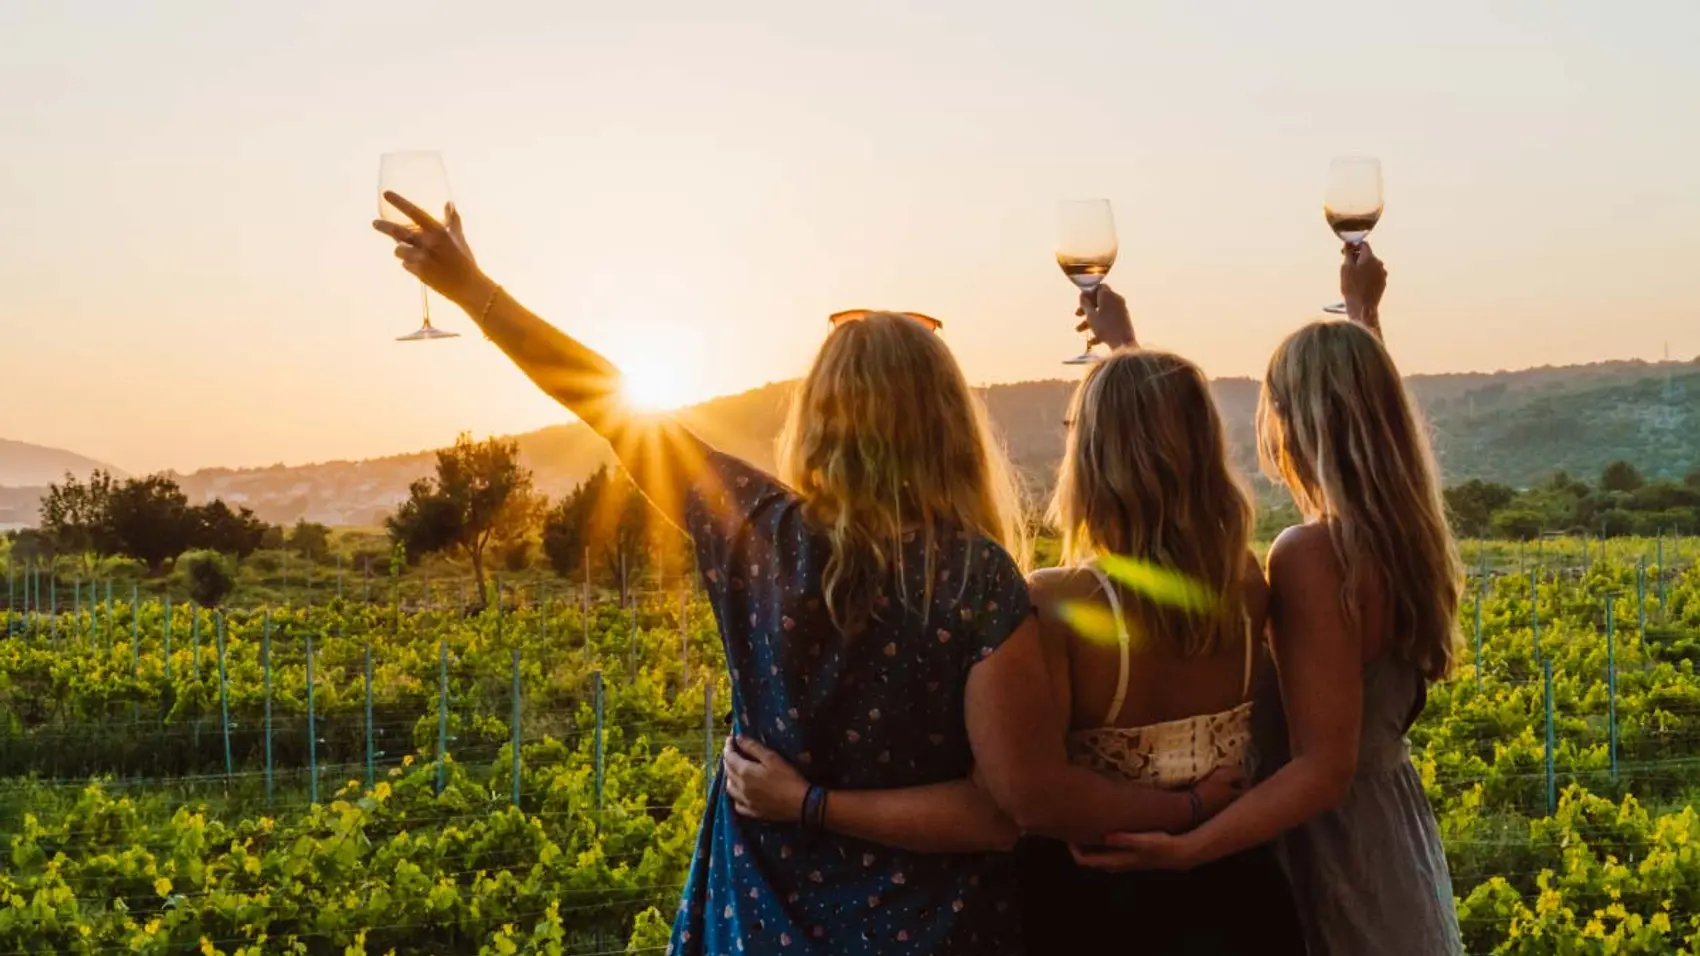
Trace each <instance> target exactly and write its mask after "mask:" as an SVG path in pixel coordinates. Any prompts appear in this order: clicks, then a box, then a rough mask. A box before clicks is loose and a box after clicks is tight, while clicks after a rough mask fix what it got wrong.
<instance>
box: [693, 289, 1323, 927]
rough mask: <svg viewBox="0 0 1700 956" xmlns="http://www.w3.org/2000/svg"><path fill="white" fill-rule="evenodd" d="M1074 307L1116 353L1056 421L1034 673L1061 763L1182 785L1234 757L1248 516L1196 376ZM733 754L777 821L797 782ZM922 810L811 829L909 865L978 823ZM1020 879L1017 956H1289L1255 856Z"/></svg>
mask: <svg viewBox="0 0 1700 956" xmlns="http://www.w3.org/2000/svg"><path fill="white" fill-rule="evenodd" d="M1082 304H1083V308H1084V310H1085V313H1086V315H1087V317H1088V320H1089V321H1090V322H1091V324H1092V325H1093V327H1094V330H1095V332H1097V333H1098V337H1099V338H1102V339H1104V340H1105V341H1107V342H1110V343H1111V344H1113V345H1117V346H1121V347H1120V348H1118V349H1117V350H1116V351H1115V352H1113V353H1112V354H1111V355H1110V357H1109V358H1108V359H1107V360H1105V361H1104V362H1102V363H1100V364H1098V365H1096V366H1094V367H1093V368H1092V369H1091V370H1090V371H1089V372H1087V374H1086V377H1085V380H1084V381H1082V382H1081V384H1080V386H1079V387H1078V388H1077V389H1076V391H1075V394H1074V398H1073V400H1072V402H1071V405H1070V408H1069V417H1068V429H1069V431H1068V439H1067V446H1066V449H1065V451H1064V454H1063V460H1062V465H1061V469H1060V471H1059V474H1058V477H1057V486H1056V492H1055V496H1054V498H1053V500H1052V503H1051V519H1052V523H1053V525H1054V526H1055V527H1056V528H1057V529H1058V530H1059V532H1060V533H1061V535H1062V552H1063V566H1062V567H1058V568H1050V569H1046V570H1042V571H1038V572H1035V573H1034V574H1033V575H1032V576H1031V577H1030V578H1029V580H1028V585H1029V588H1030V589H1031V592H1032V595H1033V600H1034V603H1035V605H1036V606H1037V608H1038V614H1039V639H1040V643H1041V645H1042V646H1043V648H1044V650H1045V658H1046V665H1047V667H1046V671H1045V674H1046V675H1047V676H1048V678H1049V687H1050V689H1051V693H1052V694H1053V695H1054V697H1055V698H1056V699H1057V700H1058V702H1059V709H1060V710H1062V711H1063V712H1065V713H1067V714H1069V722H1068V727H1067V733H1066V741H1067V745H1068V749H1069V752H1070V755H1071V757H1072V759H1073V761H1074V762H1075V763H1076V764H1077V765H1078V766H1082V767H1086V768H1089V769H1091V770H1093V771H1095V772H1097V773H1098V774H1100V775H1102V776H1104V777H1106V778H1109V779H1117V780H1125V781H1130V782H1136V783H1140V784H1144V785H1147V786H1151V787H1156V788H1185V787H1188V786H1191V785H1193V784H1195V783H1196V782H1197V781H1199V780H1201V779H1203V778H1205V777H1206V776H1208V775H1209V774H1211V773H1212V772H1214V771H1216V770H1217V769H1218V768H1238V767H1240V766H1242V765H1243V764H1244V763H1245V762H1246V761H1247V757H1248V753H1247V751H1248V748H1249V744H1250V739H1251V699H1250V694H1251V688H1252V678H1253V671H1254V669H1255V668H1256V667H1257V666H1258V665H1259V662H1260V660H1262V659H1263V657H1264V655H1263V654H1262V653H1261V652H1262V644H1263V642H1262V636H1263V625H1264V618H1265V611H1266V605H1267V588H1266V586H1265V584H1264V581H1263V572H1262V569H1261V568H1260V567H1259V566H1258V563H1257V559H1256V557H1255V556H1254V555H1253V554H1252V552H1251V550H1250V544H1251V534H1252V528H1253V524H1254V522H1253V518H1252V509H1251V503H1250V501H1249V500H1248V498H1247V496H1246V493H1245V491H1244V490H1243V489H1242V487H1241V485H1240V484H1239V482H1238V481H1237V480H1236V479H1235V477H1234V474H1233V470H1232V468H1231V466H1230V464H1229V461H1228V453H1227V447H1226V441H1225V438H1224V432H1223V428H1222V423H1221V420H1220V418H1219V416H1218V414H1217V411H1216V406H1215V402H1214V401H1213V400H1212V398H1211V395H1210V389H1209V383H1208V382H1207V381H1206V380H1205V378H1204V374H1203V373H1202V372H1201V371H1199V369H1198V367H1197V366H1195V365H1193V364H1192V363H1191V362H1188V361H1186V360H1185V359H1183V358H1180V357H1179V356H1176V355H1172V354H1169V353H1166V352H1158V351H1150V350H1140V349H1139V348H1138V347H1137V344H1136V343H1135V342H1134V340H1133V333H1132V325H1131V322H1130V321H1129V320H1128V317H1127V308H1126V304H1125V302H1123V300H1122V299H1121V297H1120V296H1118V295H1116V294H1115V293H1114V292H1113V291H1111V290H1110V289H1108V288H1104V287H1101V288H1100V289H1099V290H1098V293H1097V295H1096V296H1095V297H1083V303H1082ZM1059 729H1060V728H1059ZM748 749H749V750H750V751H751V753H750V754H749V755H748V757H745V756H743V755H740V754H738V753H728V754H727V758H726V760H727V766H728V768H729V784H728V785H729V788H730V789H731V791H732V794H733V796H734V801H735V804H736V806H737V807H738V808H739V810H740V812H743V813H746V814H750V815H754V816H758V817H768V818H782V817H785V816H789V815H794V814H795V812H796V807H797V805H798V804H799V803H800V802H801V801H802V800H803V799H804V795H805V793H806V787H805V785H804V784H803V782H802V780H801V779H800V778H799V777H797V775H796V774H795V772H794V771H792V770H791V769H790V768H789V767H787V766H786V765H785V764H784V762H783V761H781V760H779V759H778V758H776V757H774V756H773V755H771V754H769V753H767V752H766V751H765V750H762V749H760V748H754V747H751V748H748ZM960 798H961V795H960V794H947V793H935V794H934V795H933V798H932V799H933V802H934V803H937V804H944V803H946V802H947V801H949V800H952V799H960ZM925 803H926V801H925V800H924V799H923V795H921V794H918V793H915V792H911V791H872V792H859V793H844V794H834V797H833V804H832V806H831V807H829V809H828V815H827V820H826V825H827V826H829V827H835V828H839V829H841V830H842V831H843V832H846V833H849V834H852V835H855V836H860V837H864V838H866V839H869V840H875V841H880V842H888V843H893V844H895V845H899V846H909V847H910V848H912V849H924V848H925V846H926V843H927V841H936V840H939V839H941V838H942V837H943V836H944V835H945V834H948V833H950V832H952V831H963V832H966V831H970V830H972V829H973V828H974V827H976V826H978V825H979V824H978V823H977V822H976V821H977V819H978V816H979V815H978V814H976V813H975V812H973V810H972V804H968V805H966V806H965V807H964V808H963V809H962V810H961V811H960V812H959V813H958V814H957V815H956V816H955V817H954V818H953V816H952V814H950V813H948V812H945V811H944V810H942V809H940V810H935V811H932V812H918V811H917V809H916V808H917V806H924V805H925ZM1017 867H1018V876H1017V880H1018V886H1019V899H1018V906H1019V908H1020V910H1021V912H1022V914H1023V923H1024V928H1025V936H1026V940H1027V945H1028V948H1029V951H1030V952H1033V953H1122V952H1125V953H1140V954H1153V956H1165V954H1188V953H1196V954H1200V956H1207V954H1222V953H1259V954H1270V956H1274V954H1288V953H1292V954H1302V953H1303V952H1304V951H1305V948H1304V940H1303V935H1302V932H1301V930H1300V927H1299V923H1298V918H1297V916H1296V914H1295V912H1294V908H1293V903H1292V899H1291V895H1290V893H1289V891H1288V888H1287V882H1286V878H1285V877H1284V876H1283V874H1282V872H1281V869H1280V865H1279V863H1278V862H1277V860H1276V858H1275V855H1274V853H1273V851H1272V849H1271V848H1269V847H1267V846H1261V847H1254V848H1249V849H1247V850H1246V851H1245V852H1242V853H1239V854H1236V855H1234V856H1232V857H1229V858H1227V859H1224V860H1221V861H1219V862H1216V863H1213V864H1211V865H1209V866H1205V867H1201V868H1199V869H1197V870H1195V871H1193V872H1190V873H1155V874H1150V873H1128V874H1104V873H1098V872H1095V871H1093V870H1090V869H1083V868H1080V867H1078V866H1077V865H1076V864H1075V863H1074V861H1073V860H1072V859H1071V858H1070V856H1069V849H1068V847H1067V846H1066V845H1065V844H1063V843H1060V842H1057V841H1053V840H1044V839H1028V840H1025V841H1023V842H1022V844H1021V847H1020V848H1019V850H1018V853H1017ZM1230 913H1231V914H1232V918H1224V916H1225V915H1227V914H1230Z"/></svg>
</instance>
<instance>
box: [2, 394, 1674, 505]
mask: <svg viewBox="0 0 1700 956" xmlns="http://www.w3.org/2000/svg"><path fill="white" fill-rule="evenodd" d="M1407 386H1408V387H1409V388H1410V390H1411V394H1412V395H1413V396H1415V398H1416V399H1417V401H1418V403H1419V404H1420V405H1421V406H1422V407H1423V409H1424V411H1425V412H1426V414H1427V415H1428V417H1429V420H1430V423H1431V425H1432V427H1433V430H1434V435H1435V446H1436V449H1437V452H1438V454H1439V456H1440V460H1441V466H1442V469H1443V471H1444V472H1445V474H1446V478H1447V480H1448V481H1449V482H1456V481H1464V480H1468V479H1470V478H1486V479H1492V480H1495V481H1500V482H1504V483H1507V484H1511V485H1514V486H1525V485H1529V484H1532V483H1534V482H1536V481H1539V480H1540V479H1541V478H1543V477H1545V476H1547V475H1550V474H1551V473H1552V472H1554V471H1555V470H1559V469H1563V470H1565V471H1568V472H1570V473H1571V474H1573V475H1576V476H1580V477H1585V478H1589V479H1592V478H1594V477H1596V476H1598V474H1599V473H1600V470H1601V469H1602V468H1604V467H1605V466H1606V464H1608V463H1609V462H1611V461H1614V460H1617V459H1626V460H1628V461H1631V462H1633V463H1635V464H1636V465H1637V467H1639V468H1640V469H1641V470H1642V471H1643V472H1645V473H1646V474H1648V475H1649V476H1652V477H1663V478H1681V477H1682V476H1683V475H1685V474H1687V473H1688V472H1690V471H1692V470H1694V469H1695V468H1700V364H1696V363H1661V364H1653V363H1647V362H1604V363H1598V364H1594V365H1585V366H1570V367H1559V368H1538V369H1525V370H1521V371H1500V372H1486V373H1467V374H1453V375H1418V376H1413V377H1411V378H1410V379H1408V380H1407ZM1073 387H1074V386H1073V383H1072V382H1065V381H1039V382H1018V383H1014V384H1008V385H994V386H990V387H989V388H986V389H985V390H984V392H983V394H984V397H985V401H986V405H987V408H988V409H989V411H990V412H991V415H992V418H993V420H994V421H996V422H997V424H998V427H999V428H1000V429H1001V431H1002V432H1003V434H1004V436H1005V439H1006V441H1007V443H1008V445H1009V448H1010V452H1011V456H1012V457H1013V458H1014V460H1015V462H1016V464H1017V465H1018V466H1019V467H1020V468H1021V469H1022V471H1023V472H1024V473H1025V474H1026V476H1027V477H1028V480H1029V484H1030V485H1032V486H1034V487H1035V488H1037V489H1043V488H1045V487H1046V486H1048V483H1049V476H1050V474H1051V472H1052V470H1053V469H1054V467H1055V465H1056V460H1057V458H1058V457H1059V456H1060V455H1061V453H1062V447H1063V437H1064V427H1063V419H1064V417H1065V414H1066V409H1067V404H1068V397H1069V394H1070V392H1071V391H1072V389H1073ZM1212 387H1213V390H1214V392H1215V395H1216V400H1217V402H1218V404H1219V406H1220V407H1221V409H1222V414H1223V417H1224V419H1225V420H1226V422H1227V427H1228V433H1229V440H1230V442H1231V444H1232V446H1233V452H1234V457H1235V459H1236V461H1237V462H1238V463H1239V464H1240V466H1241V467H1242V468H1243V469H1245V470H1246V471H1247V472H1248V473H1251V472H1254V471H1255V467H1256V459H1255V451H1254V443H1253V434H1254V425H1253V421H1254V415H1255V411H1256V407H1257V392H1258V386H1257V383H1256V382H1255V381H1253V380H1251V379H1248V378H1229V379H1220V380H1217V381H1216V382H1214V383H1212ZM790 389H791V384H790V383H784V382H781V383H773V384H769V385H765V386H762V387H761V388H757V389H753V390H751V391H748V392H744V393H742V394H738V395H730V396H726V397H723V398H718V399H714V400H712V401H709V402H705V403H703V404H701V405H698V406H695V407H693V408H689V409H686V410H684V411H682V412H681V413H680V415H681V417H682V418H683V419H684V420H685V421H686V422H687V423H688V424H690V425H691V427H693V428H694V429H696V430H697V432H698V433H699V434H701V435H702V436H703V437H704V438H706V439H708V440H709V441H711V442H713V443H714V444H716V445H717V446H719V447H721V448H724V449H725V450H727V451H729V452H731V453H733V454H737V455H739V456H742V457H745V458H748V459H750V460H752V461H754V462H756V463H758V464H760V465H762V466H764V467H771V466H772V464H773V437H774V436H775V435H776V434H778V432H779V429H780V426H781V424H782V423H783V420H784V413H785V405H786V401H787V399H788V397H789V395H790ZM516 440H517V441H518V442H519V446H520V453H521V456H522V458H523V459H524V461H525V463H526V465H527V466H528V467H530V468H531V469H532V471H533V472H534V474H535V475H536V478H537V482H538V485H539V487H540V488H541V489H542V490H543V491H545V492H546V493H548V494H550V495H559V494H561V493H563V492H565V491H567V490H569V489H570V488H571V487H572V486H573V485H574V484H576V483H577V482H579V481H581V480H583V478H584V477H585V476H587V475H588V474H590V473H591V472H593V471H594V470H595V469H596V468H598V467H599V466H601V465H602V464H605V463H607V462H610V461H611V460H612V456H611V455H610V453H609V451H608V448H607V446H606V445H605V444H604V443H603V442H602V441H601V440H600V439H598V438H597V437H596V436H595V435H593V434H591V433H590V431H589V430H588V429H586V428H585V427H584V426H582V425H578V424H572V425H558V426H553V427H550V428H545V429H542V430H539V431H535V432H529V433H527V434H524V435H519V436H516ZM18 444H19V443H16V442H8V443H4V444H0V474H12V473H14V472H13V471H9V470H7V469H8V467H9V464H10V463H9V462H8V460H7V458H6V457H5V455H6V454H7V449H9V448H10V447H11V446H15V445H18ZM23 447H25V448H30V449H34V448H35V446H23ZM40 451H44V452H45V451H49V450H47V449H41V450H40ZM57 454H58V455H60V456H65V457H62V458H53V459H43V458H41V457H40V456H37V457H36V459H35V460H36V461H38V462H39V461H43V460H50V461H58V462H64V463H71V464H73V465H74V464H75V463H78V462H81V463H83V465H82V468H83V469H87V468H92V467H94V465H95V463H93V462H89V461H88V459H82V458H80V457H78V456H74V455H70V453H68V452H60V453H57ZM432 463H433V456H432V454H431V453H429V452H420V453H416V454H409V455H397V456H392V457H388V458H376V459H369V460H365V461H336V462H324V463H319V464H312V465H300V466H283V465H276V466H272V467H270V468H250V469H226V468H211V469H205V470H202V471H198V472H194V473H192V474H187V475H177V476H175V477H176V478H177V479H178V481H179V482H180V483H181V484H182V485H183V488H184V490H185V491H186V492H187V493H188V494H189V496H190V497H191V498H192V499H193V500H196V501H200V500H204V499H207V498H213V497H221V498H224V499H225V500H226V501H228V502H231V503H232V504H244V505H247V506H248V507H251V508H253V509H254V510H255V511H256V512H258V513H259V514H260V515H261V516H262V517H264V518H265V519H266V520H268V521H275V522H293V521H295V520H296V519H297V518H301V517H306V518H308V519H309V520H314V521H321V522H325V523H327V524H337V525H366V526H370V525H375V524H377V523H379V522H380V521H381V520H382V519H383V517H384V516H385V515H387V514H388V513H389V512H390V511H391V510H392V509H394V507H395V506H396V504H397V503H399V502H400V501H402V500H404V499H405V498H406V495H407V487H408V484H409V483H411V482H412V481H413V480H414V479H416V478H418V477H420V476H422V475H426V474H429V473H430V472H431V469H432ZM64 470H65V468H64V466H63V464H62V465H60V466H58V467H57V470H56V471H50V472H47V473H45V474H44V473H42V472H41V471H40V470H39V468H38V470H37V471H34V472H28V473H25V472H24V471H23V470H22V468H21V466H19V467H18V469H17V472H16V473H19V474H27V476H28V477H33V478H35V479H36V481H34V482H31V484H42V483H45V481H44V480H43V479H46V480H56V479H57V478H58V477H60V475H62V474H63V472H64ZM71 470H72V471H73V472H74V473H79V474H81V473H84V472H83V471H79V469H78V468H77V467H72V469H71ZM0 484H7V482H5V481H0ZM38 495H39V489H36V488H29V489H0V523H3V522H5V521H6V520H7V518H6V515H5V514H4V512H6V511H8V510H9V511H11V513H12V514H13V515H16V516H19V517H21V518H22V519H23V520H28V519H29V518H31V517H33V514H34V511H33V504H31V503H32V502H33V501H34V499H35V497H36V496H38Z"/></svg>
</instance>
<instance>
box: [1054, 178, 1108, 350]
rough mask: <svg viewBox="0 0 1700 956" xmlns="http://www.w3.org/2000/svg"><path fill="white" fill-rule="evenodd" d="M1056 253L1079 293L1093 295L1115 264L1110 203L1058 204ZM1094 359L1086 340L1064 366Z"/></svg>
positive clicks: (1073, 202)
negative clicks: (1082, 349) (1084, 345)
mask: <svg viewBox="0 0 1700 956" xmlns="http://www.w3.org/2000/svg"><path fill="white" fill-rule="evenodd" d="M1056 251H1057V265H1058V266H1061V267H1062V271H1063V275H1065V276H1068V279H1069V281H1070V282H1073V283H1074V284H1075V285H1076V286H1077V287H1078V288H1079V289H1080V291H1082V292H1094V291H1095V290H1096V289H1097V288H1098V286H1099V284H1100V283H1102V282H1103V281H1104V276H1106V275H1108V274H1109V272H1110V267H1111V266H1113V265H1115V264H1116V218H1115V215H1114V214H1112V213H1111V212H1110V201H1109V200H1108V199H1079V200H1069V201H1067V202H1063V203H1061V204H1060V205H1058V207H1057V250H1056ZM1075 314H1076V315H1079V314H1081V313H1075ZM1087 328H1088V326H1087V324H1086V323H1084V322H1082V323H1081V324H1080V325H1079V327H1077V328H1076V329H1075V331H1077V332H1084V331H1086V329H1087ZM1097 360H1098V357H1097V356H1096V355H1094V354H1092V342H1091V340H1088V341H1087V343H1086V351H1084V352H1082V353H1080V354H1079V355H1077V356H1075V357H1074V358H1071V359H1067V360H1065V361H1064V362H1063V364H1064V365H1090V364H1092V363H1093V362H1096V361H1097Z"/></svg>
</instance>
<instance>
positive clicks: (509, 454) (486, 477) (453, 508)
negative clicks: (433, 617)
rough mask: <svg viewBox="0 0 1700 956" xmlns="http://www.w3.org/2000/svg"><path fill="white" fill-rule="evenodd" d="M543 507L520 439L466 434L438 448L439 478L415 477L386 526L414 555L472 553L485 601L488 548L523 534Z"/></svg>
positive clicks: (481, 599)
mask: <svg viewBox="0 0 1700 956" xmlns="http://www.w3.org/2000/svg"><path fill="white" fill-rule="evenodd" d="M537 510H538V508H537V497H536V495H534V494H533V493H532V490H531V472H530V471H529V470H527V469H525V468H523V467H521V466H520V463H519V444H518V443H517V442H513V441H503V440H502V439H499V438H490V439H487V440H485V441H481V442H474V441H473V440H472V436H470V435H467V434H464V433H463V434H462V435H461V436H460V437H459V438H457V439H456V440H455V444H454V447H453V448H446V449H444V450H442V451H439V452H437V475H436V477H435V478H434V479H433V478H421V479H420V480H418V481H416V482H414V483H413V485H412V487H411V488H409V490H408V499H407V501H405V502H403V503H402V505H401V507H400V508H398V509H397V510H396V513H395V514H394V515H392V516H391V517H390V519H389V520H388V521H386V522H385V527H387V528H388V529H389V532H390V537H391V539H392V540H393V541H395V542H396V543H398V544H402V545H404V546H405V547H406V549H407V554H408V556H409V558H410V559H411V558H415V557H417V556H419V555H422V554H427V553H431V552H435V551H459V552H462V553H464V554H466V555H467V557H469V558H471V559H472V576H473V579H474V580H475V581H476V582H477V583H478V594H479V596H480V603H483V595H484V594H485V584H484V554H485V549H486V548H488V547H489V545H490V542H491V541H492V540H493V539H511V538H514V537H518V536H520V535H521V534H523V531H522V530H520V529H523V528H526V527H528V523H529V522H530V521H531V520H532V519H533V518H534V517H535V515H536V513H537Z"/></svg>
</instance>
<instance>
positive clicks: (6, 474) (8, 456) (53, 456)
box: [0, 438, 125, 488]
mask: <svg viewBox="0 0 1700 956" xmlns="http://www.w3.org/2000/svg"><path fill="white" fill-rule="evenodd" d="M96 469H104V470H106V471H109V472H111V473H112V474H114V475H116V476H119V477H125V475H124V472H122V471H119V470H118V469H117V468H114V467H112V466H111V465H108V464H106V463H104V462H99V461H95V460H94V459H93V458H85V457H83V456H82V455H79V454H77V453H75V452H69V451H65V450H63V449H60V448H47V447H44V446H42V445H31V444H29V443H28V442H21V441H11V440H9V439H5V438H0V487H8V488H20V487H31V486H40V485H46V484H51V483H52V482H55V481H58V480H59V479H61V478H63V477H65V473H66V472H70V473H71V474H73V475H76V476H77V477H78V478H83V479H86V478H88V476H89V473H90V472H93V471H95V470H96Z"/></svg>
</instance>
